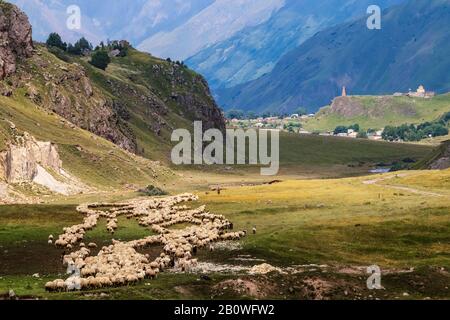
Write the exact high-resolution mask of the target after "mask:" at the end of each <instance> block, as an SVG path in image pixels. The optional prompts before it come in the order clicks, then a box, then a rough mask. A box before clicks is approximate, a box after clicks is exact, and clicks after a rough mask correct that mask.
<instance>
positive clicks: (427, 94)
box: [406, 85, 436, 99]
mask: <svg viewBox="0 0 450 320" xmlns="http://www.w3.org/2000/svg"><path fill="white" fill-rule="evenodd" d="M406 95H407V96H408V97H411V98H424V99H431V98H433V97H434V96H435V95H436V93H435V92H433V91H426V90H425V87H424V86H423V85H420V86H419V88H417V90H416V91H415V92H412V91H410V92H408V93H407V94H406Z"/></svg>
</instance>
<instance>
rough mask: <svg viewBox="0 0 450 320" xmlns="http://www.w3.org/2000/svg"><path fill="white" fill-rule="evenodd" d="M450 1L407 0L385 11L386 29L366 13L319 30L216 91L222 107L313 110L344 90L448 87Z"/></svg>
mask: <svg viewBox="0 0 450 320" xmlns="http://www.w3.org/2000/svg"><path fill="white" fill-rule="evenodd" d="M448 30H450V1H449V0H431V1H425V0H410V1H408V2H406V3H404V4H401V5H399V6H395V7H392V8H389V9H387V10H386V11H384V12H383V15H382V29H381V30H369V29H367V27H366V18H364V19H360V20H357V21H354V22H348V23H344V24H342V25H339V26H336V27H332V28H329V29H327V30H325V31H321V32H319V33H318V34H316V35H315V36H314V37H312V38H311V39H309V40H308V41H306V42H305V43H304V44H302V45H301V46H299V47H298V48H296V49H294V50H292V51H291V52H289V53H288V54H286V55H285V56H284V57H283V58H282V59H281V60H280V62H279V63H278V64H277V65H276V67H275V68H274V70H273V71H272V72H270V73H268V74H266V75H264V76H263V77H261V78H259V79H257V80H254V81H251V82H248V83H245V84H242V85H238V86H235V87H233V88H229V89H223V90H219V92H218V99H219V103H220V104H221V105H222V106H223V107H225V108H240V109H243V110H254V111H265V110H271V111H292V110H295V109H296V108H298V107H299V106H306V107H308V108H309V110H310V111H316V110H317V109H318V108H319V107H321V106H323V105H327V104H328V103H329V102H330V101H331V99H333V98H334V97H336V96H338V95H340V93H341V90H342V86H347V88H348V90H349V91H350V93H351V94H385V93H387V94H389V93H393V92H395V91H403V92H406V91H408V89H409V88H417V86H418V85H419V84H424V85H425V87H426V88H427V89H430V90H433V91H436V92H438V93H443V92H447V91H450V74H449V73H448V70H450V58H449V57H450V33H449V32H448Z"/></svg>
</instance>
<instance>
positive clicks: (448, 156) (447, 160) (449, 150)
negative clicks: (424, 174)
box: [428, 141, 450, 170]
mask: <svg viewBox="0 0 450 320" xmlns="http://www.w3.org/2000/svg"><path fill="white" fill-rule="evenodd" d="M428 168H429V169H432V170H444V169H448V168H450V141H446V142H444V143H443V144H442V145H441V146H440V148H439V151H438V153H437V154H436V156H435V157H434V159H433V160H432V161H430V163H429V165H428Z"/></svg>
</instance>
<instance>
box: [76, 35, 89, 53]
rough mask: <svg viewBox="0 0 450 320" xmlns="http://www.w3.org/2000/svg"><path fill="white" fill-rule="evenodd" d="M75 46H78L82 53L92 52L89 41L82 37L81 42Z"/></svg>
mask: <svg viewBox="0 0 450 320" xmlns="http://www.w3.org/2000/svg"><path fill="white" fill-rule="evenodd" d="M75 46H78V47H79V48H80V49H81V51H82V52H83V51H85V50H88V51H92V44H91V43H90V42H89V41H87V40H86V38H85V37H82V38H81V39H80V40H78V41H77V42H76V43H75Z"/></svg>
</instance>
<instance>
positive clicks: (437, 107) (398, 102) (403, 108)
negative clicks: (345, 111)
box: [304, 94, 450, 132]
mask: <svg viewBox="0 0 450 320" xmlns="http://www.w3.org/2000/svg"><path fill="white" fill-rule="evenodd" d="M350 99H352V101H353V102H354V103H356V104H358V105H359V106H360V107H361V110H362V111H361V112H360V113H358V114H357V115H355V116H347V117H345V116H343V115H340V114H338V113H333V112H332V110H331V108H330V107H325V108H323V109H321V110H320V111H319V113H318V114H317V115H316V117H315V118H312V119H309V120H307V122H306V123H305V124H304V127H305V129H306V130H309V131H311V132H312V131H315V130H317V131H322V132H325V131H332V130H334V129H335V128H336V127H337V126H339V125H346V126H349V125H352V124H355V123H358V124H359V125H360V126H361V128H363V129H366V130H367V129H382V128H384V127H386V126H388V125H389V126H399V125H402V124H404V123H409V124H419V123H423V122H426V121H433V120H436V119H438V118H440V117H441V116H442V115H443V114H444V113H446V112H449V111H450V94H443V95H438V96H436V97H434V98H432V99H421V98H409V97H389V96H386V97H384V96H352V97H350Z"/></svg>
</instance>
